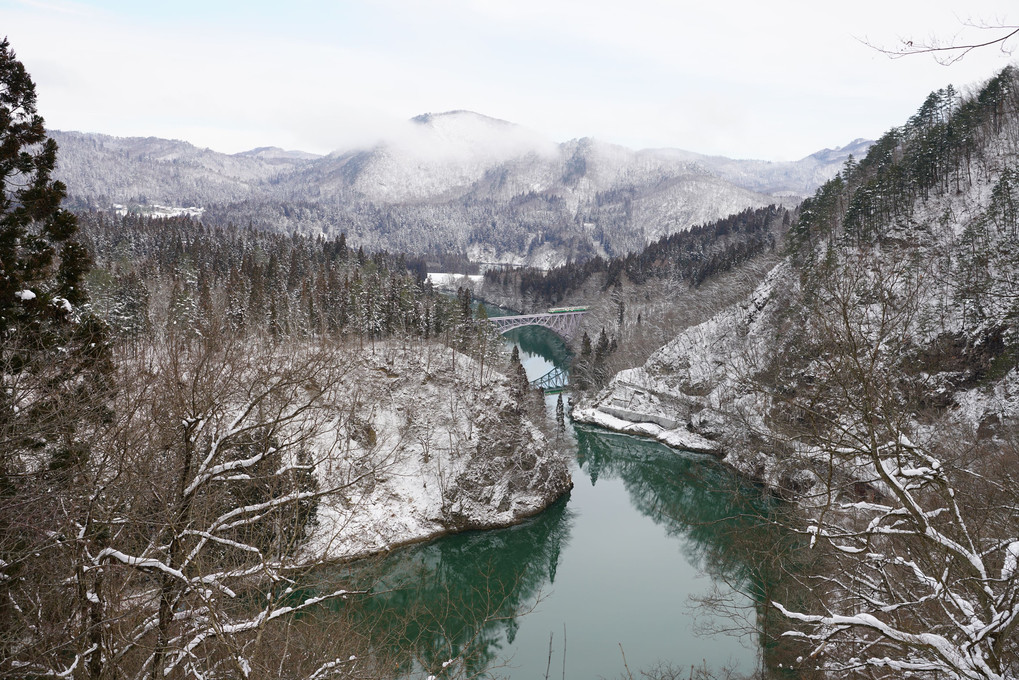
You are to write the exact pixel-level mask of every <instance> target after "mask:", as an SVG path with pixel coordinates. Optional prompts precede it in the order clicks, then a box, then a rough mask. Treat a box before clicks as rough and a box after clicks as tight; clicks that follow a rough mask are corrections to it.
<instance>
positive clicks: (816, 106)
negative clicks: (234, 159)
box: [0, 0, 1017, 158]
mask: <svg viewBox="0 0 1019 680" xmlns="http://www.w3.org/2000/svg"><path fill="white" fill-rule="evenodd" d="M691 4H692V3H685V2H675V1H674V0H673V1H661V0H631V1H630V2H628V3H626V4H622V3H619V2H617V1H615V0H612V1H609V0H584V1H583V2H581V1H579V0H516V1H515V2H513V3H495V2H488V1H484V0H431V1H430V2H428V3H418V2H408V1H400V0H375V1H374V2H371V3H369V2H347V3H343V4H341V5H334V4H332V3H315V2H310V1H306V2H300V1H298V2H296V3H295V4H294V5H292V6H290V9H288V10H287V11H286V12H283V11H282V10H280V9H279V8H278V7H275V6H274V7H273V8H261V7H260V5H258V4H257V3H251V4H243V5H241V4H236V5H233V6H232V7H233V10H234V11H233V12H231V5H230V4H229V3H219V4H217V5H216V6H215V7H216V14H211V13H210V12H211V10H205V11H202V10H200V9H191V8H192V7H201V5H200V4H199V3H194V4H193V5H192V4H189V3H186V2H185V3H178V4H175V5H174V10H173V11H170V10H168V9H166V8H163V9H162V10H161V11H162V14H160V15H158V16H156V15H152V14H146V12H147V11H149V10H147V9H145V8H146V7H148V5H146V4H144V3H141V4H138V5H137V8H136V9H131V10H130V14H128V13H127V12H128V10H126V9H122V10H119V11H114V10H112V9H103V8H102V6H100V5H93V4H90V3H86V2H76V3H72V2H54V1H53V0H48V1H46V2H39V1H34V0H31V1H30V0H22V1H18V2H12V1H9V0H6V1H5V0H0V12H2V13H3V14H4V16H5V19H4V30H6V31H8V33H7V35H8V36H9V38H10V40H11V43H12V47H13V48H14V49H15V51H16V52H17V53H18V55H19V57H20V58H21V59H22V60H23V61H24V62H25V63H26V66H27V67H28V69H29V71H30V73H31V74H32V75H33V77H34V79H35V80H36V82H37V84H38V92H39V106H40V112H41V113H42V114H43V115H44V116H45V117H46V119H47V123H48V124H49V125H50V126H51V127H56V128H64V129H81V130H88V131H98V132H106V133H110V134H119V135H156V136H166V137H176V138H185V139H188V140H189V141H192V142H194V143H196V144H199V145H202V146H210V147H212V148H215V149H218V150H224V151H240V150H243V149H246V148H251V147H255V146H263V145H269V144H273V145H279V146H286V147H291V148H293V147H297V148H303V149H306V150H309V151H316V152H327V151H329V150H332V149H335V148H338V147H347V146H350V145H355V144H367V143H371V142H372V141H374V140H376V139H378V138H379V137H380V136H383V135H388V134H392V130H394V129H396V128H397V127H398V126H399V124H400V121H403V120H406V119H407V118H409V117H411V116H413V115H416V114H419V113H423V112H427V111H446V110H451V109H471V110H475V111H478V112H480V113H484V114H486V115H490V116H494V117H498V118H504V119H507V120H511V121H514V122H518V123H521V124H524V125H527V126H530V127H533V128H535V129H537V130H539V131H541V132H542V133H544V134H546V135H548V136H551V137H554V138H557V139H565V138H570V137H577V136H583V135H592V136H597V137H600V138H603V139H605V140H607V141H613V142H618V143H623V144H627V145H630V146H677V147H682V148H688V149H691V150H696V151H703V152H708V153H723V154H726V155H730V156H744V157H771V158H798V157H801V156H803V155H806V154H808V153H811V152H813V151H815V150H817V149H818V148H821V147H823V146H834V145H836V144H842V143H845V142H848V141H849V140H850V139H852V138H854V137H858V136H871V137H873V136H877V135H879V134H881V133H882V132H884V131H885V130H886V129H887V128H889V127H891V126H892V125H897V124H901V123H902V122H904V120H905V118H906V117H908V116H909V115H910V113H911V112H912V111H913V110H915V108H916V107H917V106H918V105H919V104H920V102H921V101H922V100H923V98H924V96H925V95H926V93H927V92H929V91H930V90H932V89H937V88H938V87H942V86H944V85H946V84H947V83H949V82H954V83H955V84H957V85H964V84H967V83H970V82H973V81H976V80H981V79H984V78H987V77H989V76H991V75H993V73H994V71H995V70H997V69H1000V68H1001V67H1002V66H1004V65H1005V64H1006V63H1007V58H1005V57H1003V56H1001V55H1000V54H998V53H996V52H995V51H994V50H985V51H982V52H981V53H980V54H974V55H971V57H968V58H967V59H966V60H964V61H963V62H962V63H961V64H959V65H957V66H955V67H953V68H951V69H946V68H943V67H940V66H938V65H936V64H935V63H934V62H933V61H932V60H930V59H927V58H924V57H914V58H911V59H901V60H896V61H891V60H888V59H887V58H885V57H883V56H881V55H879V54H878V53H877V52H876V51H874V50H873V49H871V48H868V47H866V46H865V45H863V44H861V43H860V42H859V40H858V39H859V38H865V37H866V38H869V39H870V40H872V41H873V42H874V43H876V44H880V45H888V46H894V45H896V44H897V42H896V41H897V40H898V39H899V38H900V37H906V36H910V37H913V38H918V39H919V38H924V37H926V36H928V35H929V34H935V35H940V36H951V35H952V34H954V33H955V32H956V31H957V30H959V29H960V28H961V27H962V23H961V22H962V21H965V20H966V19H967V18H969V17H970V16H973V17H980V18H986V19H988V20H991V21H994V20H995V19H997V18H999V17H1001V16H1002V15H1003V14H1004V13H1005V12H1006V11H1012V14H1013V18H1012V21H1013V23H1014V22H1016V21H1017V19H1016V18H1015V16H1014V15H1015V11H1014V10H1012V9H1011V7H1010V6H1007V5H1006V4H1005V3H1004V2H1003V1H1001V0H998V1H994V0H974V1H972V2H970V3H969V4H967V6H966V12H967V13H968V14H967V15H966V16H960V15H959V14H958V13H957V12H954V11H953V5H954V4H955V3H950V2H944V1H941V0H925V1H922V0H910V1H908V2H905V1H904V2H899V3H889V2H877V1H876V0H859V1H858V2H854V3H837V4H830V3H825V4H821V3H817V2H801V1H796V0H787V1H786V2H781V3H760V2H728V3H721V2H715V3H696V5H694V6H689V5H691ZM153 11H154V10H153ZM269 11H274V12H276V14H272V15H270V14H267V13H266V12H269Z"/></svg>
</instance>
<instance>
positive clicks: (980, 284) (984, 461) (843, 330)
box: [574, 68, 1019, 678]
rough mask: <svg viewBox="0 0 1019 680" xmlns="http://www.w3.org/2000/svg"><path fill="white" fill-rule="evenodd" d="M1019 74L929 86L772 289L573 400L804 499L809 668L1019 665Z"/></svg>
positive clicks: (808, 204)
mask: <svg viewBox="0 0 1019 680" xmlns="http://www.w3.org/2000/svg"><path fill="white" fill-rule="evenodd" d="M1017 254H1019V72H1017V71H1016V70H1015V69H1014V68H1009V69H1006V70H1005V71H1003V72H1002V73H1001V74H999V75H998V76H996V77H994V78H992V79H991V80H989V81H988V82H987V83H985V84H984V85H983V87H981V88H980V89H978V90H977V91H976V93H975V94H974V95H972V96H970V97H965V98H963V97H960V96H959V95H958V94H957V93H956V92H955V91H954V90H953V89H952V88H947V89H944V90H940V91H938V92H935V93H932V94H931V95H930V97H928V99H927V100H926V101H925V102H924V103H923V105H922V106H921V107H920V109H919V110H918V111H917V113H916V115H914V116H913V117H912V118H910V120H909V121H908V122H907V123H906V124H905V125H903V126H902V127H901V128H896V129H893V130H891V131H889V132H888V133H887V134H886V135H885V136H884V137H882V138H881V139H880V140H879V141H878V142H876V143H875V145H874V146H873V147H872V148H871V150H870V152H869V153H868V155H867V156H866V158H865V159H863V160H861V161H859V162H858V163H853V164H848V165H847V166H846V168H845V169H844V170H843V172H841V173H840V174H839V175H838V176H837V177H835V178H834V179H832V180H830V181H829V182H827V183H826V184H824V185H823V186H822V187H821V188H820V189H819V190H818V191H817V193H816V194H815V195H814V196H813V197H812V198H810V199H808V200H807V201H805V202H804V204H803V205H802V206H801V207H800V211H799V216H798V219H797V220H796V221H795V222H794V223H793V224H792V225H791V227H790V231H789V234H788V237H787V241H786V257H785V258H784V260H783V261H782V262H781V263H779V264H778V265H777V266H776V267H775V268H774V269H773V270H772V271H771V273H770V274H769V275H768V277H767V279H766V280H765V281H764V282H763V283H762V284H761V285H760V286H759V287H758V288H757V290H756V291H755V292H754V293H753V294H752V295H750V296H749V297H748V298H747V299H745V300H744V301H742V302H741V303H739V304H737V305H735V306H732V307H730V308H728V309H726V310H724V311H723V312H721V313H719V314H717V315H716V316H714V317H713V318H711V319H710V320H709V321H707V322H704V323H701V324H699V325H697V326H693V327H691V328H688V329H687V330H686V331H685V332H683V333H682V334H680V335H679V336H678V337H677V338H675V339H674V340H673V341H672V342H670V343H669V344H667V345H666V346H665V347H662V348H661V349H660V350H659V351H658V352H657V353H655V354H654V355H653V356H652V357H651V358H650V359H649V360H648V361H647V363H646V364H645V365H643V366H642V367H638V368H635V369H631V370H627V371H623V372H622V373H619V374H618V375H617V376H616V377H615V378H614V379H613V380H612V382H611V384H610V385H609V387H608V388H607V389H606V390H605V391H603V392H602V393H600V394H598V395H597V397H595V398H594V399H593V400H591V401H589V402H587V403H586V404H584V405H582V406H581V407H580V408H578V409H576V411H575V412H574V416H575V417H577V418H579V419H581V420H584V421H589V422H595V423H599V424H602V425H605V426H607V427H610V428H613V429H617V430H621V431H626V432H633V433H636V434H643V435H647V436H652V437H655V438H657V439H660V440H662V441H665V442H666V443H670V444H672V445H675V446H680V447H684V448H694V449H702V450H711V451H716V452H718V453H719V454H720V455H723V456H725V458H726V460H728V461H730V462H731V463H732V464H733V465H734V466H736V467H737V468H739V469H741V470H743V471H745V472H746V473H748V474H749V475H751V476H752V477H754V478H756V479H759V480H761V481H763V482H765V483H767V484H768V485H770V486H771V487H773V488H775V489H778V490H780V491H781V492H782V493H785V494H787V495H789V496H790V497H794V498H796V499H797V500H798V502H799V506H800V508H801V510H802V511H803V514H804V516H805V519H804V520H803V521H802V523H801V524H800V525H799V527H798V528H799V529H800V530H801V531H802V532H803V535H804V536H805V537H806V539H807V541H808V543H809V547H810V548H812V550H813V551H816V554H817V555H818V556H819V557H818V559H819V561H818V562H815V568H816V566H817V565H818V564H820V565H821V567H820V570H819V571H811V572H809V573H805V574H801V575H799V576H798V578H800V579H801V580H803V581H804V582H805V583H808V584H809V585H810V586H811V587H812V588H813V595H814V599H809V598H808V599H803V600H798V601H796V602H791V601H784V602H778V603H776V604H775V605H774V606H776V607H778V608H779V609H780V610H781V611H782V612H783V614H784V615H785V616H786V617H787V621H788V626H789V628H790V629H791V630H792V633H791V634H792V635H796V636H798V637H799V638H800V639H801V640H802V641H803V643H804V652H803V657H801V659H800V660H799V661H800V662H802V663H803V664H804V665H807V666H808V667H809V668H812V669H813V668H815V667H817V668H820V669H822V670H827V671H838V672H844V671H848V670H857V669H864V668H866V669H867V671H866V672H867V673H869V674H871V675H873V676H874V677H904V676H905V673H906V672H907V671H908V672H910V673H914V674H919V675H923V676H925V677H926V676H928V675H929V676H930V677H938V674H942V675H941V676H940V677H943V676H944V675H948V676H950V677H965V678H1012V677H1016V676H1017V675H1019V643H1017V640H1019V636H1017V634H1016V633H1017V631H1019V573H1017V570H1016V564H1017V559H1019V515H1017V513H1016V512H1015V508H1016V507H1017V504H1019V492H1017V489H1019V477H1017V475H1016V469H1017V464H1019V447H1017V446H1016V441H1017V435H1019V368H1017V362H1019V325H1017V319H1019V306H1017V300H1019V255H1017Z"/></svg>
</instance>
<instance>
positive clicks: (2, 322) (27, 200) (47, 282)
mask: <svg viewBox="0 0 1019 680" xmlns="http://www.w3.org/2000/svg"><path fill="white" fill-rule="evenodd" d="M56 154H57V145H56V143H55V142H54V141H53V140H52V139H48V138H47V137H46V131H45V128H44V126H43V119H42V117H41V116H39V115H38V114H37V113H36V95H35V85H34V84H33V82H32V80H31V78H30V77H29V75H28V73H27V72H26V70H25V67H24V66H23V65H22V64H21V62H19V61H18V60H17V59H16V57H15V55H14V53H13V52H12V51H11V49H10V45H9V43H8V42H7V40H6V39H5V40H3V41H0V536H3V537H4V540H3V541H2V545H0V565H2V574H0V578H2V580H3V581H4V584H5V586H4V587H5V590H6V597H5V598H4V602H3V603H2V604H0V658H4V659H5V660H7V661H6V664H5V667H6V670H8V671H10V669H11V668H14V667H16V664H12V663H11V659H13V658H15V657H14V655H15V654H17V655H19V656H21V657H22V658H32V655H33V654H37V653H38V652H39V650H46V651H45V652H44V654H45V658H46V659H47V660H48V659H49V658H56V657H57V656H59V655H61V654H62V653H64V652H65V651H67V650H68V649H70V648H71V647H72V646H74V645H79V644H80V646H81V647H84V648H88V649H89V650H90V651H88V652H83V653H81V655H80V656H79V658H82V659H83V661H84V662H83V663H82V667H83V673H85V672H87V673H88V674H89V675H91V676H92V677H98V675H99V671H97V670H96V669H97V668H99V667H100V665H101V661H102V659H101V653H102V650H101V640H100V639H98V637H97V636H99V635H100V634H99V633H98V632H97V631H98V628H96V627H94V626H91V624H92V622H94V621H96V620H98V619H101V618H102V612H101V611H100V610H99V609H98V608H97V607H96V605H95V603H94V602H93V601H92V600H89V599H88V598H87V597H85V596H84V594H85V593H94V592H96V591H97V590H98V588H99V585H98V584H99V580H100V579H101V578H102V577H101V575H100V574H98V573H96V572H95V571H93V572H91V573H89V572H87V571H86V570H85V569H84V568H82V566H81V562H80V561H79V559H78V557H77V556H76V555H77V553H76V551H77V550H79V549H80V545H81V542H82V541H83V540H84V538H85V537H86V536H88V537H92V536H94V531H95V525H94V524H93V522H92V516H91V514H90V503H91V500H92V498H93V496H94V493H95V488H94V487H93V486H90V484H89V472H90V471H89V461H90V454H91V445H92V441H93V439H92V435H93V434H94V432H95V431H96V430H97V429H98V428H99V427H101V426H102V423H103V422H104V421H105V420H108V419H109V417H110V415H109V413H108V407H107V402H108V398H109V396H110V394H111V392H112V390H111V378H110V375H111V373H112V362H111V360H110V353H109V346H108V342H107V335H108V333H107V330H106V326H105V325H104V324H103V323H101V322H99V321H98V320H97V319H96V318H95V317H93V316H91V315H90V314H88V313H86V312H85V311H84V309H83V305H84V304H85V303H86V302H88V299H87V296H86V293H85V289H84V287H83V285H82V280H83V278H84V276H85V275H86V273H87V272H88V269H89V267H90V264H91V259H90V257H89V254H88V251H87V250H86V249H85V248H84V247H83V246H82V245H81V244H80V243H79V242H78V241H77V240H76V239H75V233H76V231H77V227H78V223H77V220H76V219H75V218H74V216H73V215H71V214H70V213H69V212H67V211H66V210H63V209H62V208H61V207H60V203H61V201H62V200H63V198H64V195H65V187H64V185H63V184H62V183H60V182H57V181H54V180H53V179H52V173H53V169H54V166H55V165H56ZM66 584H74V587H73V588H68V587H67V585H66ZM73 592H77V593H79V594H81V595H82V596H81V597H71V594H72V593H73ZM54 593H56V594H57V596H54ZM15 614H16V616H15ZM57 620H61V621H63V622H65V623H66V624H67V626H66V628H65V627H61V628H60V629H56V628H54V629H53V630H54V631H55V633H54V635H52V636H49V637H47V634H46V633H45V630H43V629H45V628H46V625H48V624H44V625H41V626H38V629H39V630H34V631H32V632H31V633H29V631H28V629H29V628H30V627H31V626H25V625H24V622H25V621H32V622H36V621H38V622H49V621H57ZM68 622H69V623H68ZM32 625H35V624H34V623H33V624H32ZM40 631H43V632H40ZM33 645H34V646H33ZM36 658H40V657H38V656H37V657H36ZM31 674H36V675H38V674H41V672H40V671H35V670H34V669H33V671H32V672H28V673H26V675H31ZM67 674H69V672H68V673H67Z"/></svg>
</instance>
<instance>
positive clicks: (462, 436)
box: [307, 343, 572, 559]
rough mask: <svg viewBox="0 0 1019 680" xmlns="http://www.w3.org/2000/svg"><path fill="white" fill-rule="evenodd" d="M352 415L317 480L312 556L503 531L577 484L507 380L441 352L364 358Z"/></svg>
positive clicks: (392, 348)
mask: <svg viewBox="0 0 1019 680" xmlns="http://www.w3.org/2000/svg"><path fill="white" fill-rule="evenodd" d="M363 354H364V356H363V361H361V362H360V363H359V364H358V365H357V367H356V368H354V369H353V370H351V371H349V373H348V375H347V376H346V377H345V379H344V385H345V386H346V388H347V394H346V400H347V401H346V403H347V408H348V409H349V410H348V411H347V413H343V414H340V417H339V418H338V419H337V421H336V429H335V430H334V437H335V439H334V440H330V442H328V444H327V445H331V446H333V447H335V450H334V452H333V453H332V454H331V455H329V456H326V457H323V458H324V459H326V460H328V463H327V464H326V465H320V466H319V469H318V470H317V471H316V472H317V474H318V475H319V479H320V484H321V485H322V487H324V488H336V489H337V491H336V492H335V493H331V494H329V495H327V496H326V497H325V498H323V500H322V501H321V503H320V505H319V507H318V513H317V526H316V528H315V530H314V532H313V534H312V536H311V540H310V541H309V545H308V548H307V549H308V551H309V552H311V553H315V554H318V555H324V556H326V557H328V558H332V559H346V558H351V557H357V556H362V555H367V554H371V553H377V552H380V551H385V550H389V549H391V548H393V547H395V546H398V545H403V544H406V543H412V542H415V541H420V540H424V539H427V538H433V537H436V536H439V535H442V534H446V533H451V532H456V531H463V530H466V529H480V528H492V527H500V526H508V525H512V524H515V523H517V522H520V521H521V520H522V519H524V518H526V517H530V516H532V515H534V514H537V513H538V512H540V511H541V510H543V509H545V508H546V507H548V506H549V505H551V504H552V503H553V502H554V501H555V500H556V499H558V498H559V497H560V496H562V495H563V494H564V493H566V492H567V491H568V490H569V489H570V488H571V487H572V480H571V478H570V473H569V468H568V467H567V463H566V459H565V457H564V456H563V455H562V454H561V453H560V452H559V450H558V448H557V446H556V445H555V443H554V442H553V441H552V440H551V439H550V438H549V437H547V436H546V434H545V433H544V431H543V428H542V427H541V426H540V424H539V422H537V418H538V417H543V414H541V413H540V412H538V413H535V414H531V413H530V412H529V409H528V408H527V407H526V404H525V405H521V404H520V403H519V402H518V401H517V400H516V399H515V398H514V396H513V393H512V390H511V389H510V385H509V381H508V380H507V379H506V377H505V376H503V375H502V374H500V373H498V372H496V371H494V370H492V369H491V368H489V367H487V366H486V367H485V369H484V375H483V376H482V369H481V365H480V364H479V363H478V362H477V361H475V360H474V359H472V358H470V357H467V356H464V355H462V354H459V353H457V352H454V351H452V350H451V349H449V348H447V347H443V346H441V345H432V344H427V343H426V344H424V345H418V346H416V347H413V348H405V347H400V346H399V345H398V343H385V344H379V345H377V346H376V347H375V348H374V350H369V349H367V348H366V350H365V351H364V352H363Z"/></svg>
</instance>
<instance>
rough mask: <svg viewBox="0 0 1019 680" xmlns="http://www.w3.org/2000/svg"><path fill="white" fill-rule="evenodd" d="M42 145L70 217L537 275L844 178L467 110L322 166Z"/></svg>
mask: <svg viewBox="0 0 1019 680" xmlns="http://www.w3.org/2000/svg"><path fill="white" fill-rule="evenodd" d="M53 136H54V138H55V139H56V141H57V142H58V144H59V146H60V153H59V156H58V168H57V172H56V176H57V178H59V179H61V180H62V181H64V182H65V184H67V186H68V187H70V191H71V193H70V194H69V196H68V200H69V201H71V202H72V203H73V204H75V205H79V206H82V207H89V208H99V209H104V208H108V207H109V206H110V205H111V204H114V203H116V204H121V205H125V206H129V207H130V208H131V209H135V207H136V206H139V205H141V206H144V205H151V204H161V205H173V206H196V207H198V208H204V209H206V212H205V213H204V216H203V219H205V220H207V221H209V222H211V223H226V222H233V223H234V224H246V223H249V222H250V223H252V224H254V225H255V226H258V227H261V228H269V229H275V230H281V231H286V232H292V231H300V232H303V233H309V234H313V235H319V234H323V235H326V236H335V235H338V233H339V232H340V231H344V232H346V233H347V239H348V242H349V243H350V244H351V245H355V246H363V247H365V248H366V249H386V250H391V251H393V250H396V251H403V252H413V253H426V252H431V251H435V250H443V251H450V250H453V251H462V252H468V253H472V254H477V255H479V256H482V257H484V259H485V261H489V262H505V263H515V264H533V265H537V266H542V267H546V266H551V265H555V264H559V263H562V262H564V261H566V260H568V259H574V260H580V259H586V258H589V257H592V256H595V255H615V254H622V253H625V252H630V251H632V250H635V249H639V248H642V247H644V246H645V245H647V244H648V243H649V242H651V241H653V240H656V239H658V238H659V237H661V236H663V235H667V234H671V233H674V232H676V231H682V230H684V229H689V228H690V227H692V226H695V225H698V224H704V223H710V222H712V221H714V220H716V219H719V218H721V217H725V216H728V215H730V214H732V213H734V212H739V211H740V210H743V209H745V208H748V207H762V206H766V205H769V204H772V203H782V202H786V203H791V202H795V201H796V200H798V198H797V197H798V196H802V195H804V194H806V193H809V190H812V189H813V188H814V187H815V186H816V185H817V183H818V182H820V181H823V180H824V179H827V178H828V177H830V176H831V175H832V174H834V173H835V172H836V171H837V170H838V169H839V167H841V166H840V164H839V163H837V162H835V161H836V158H832V159H828V158H827V156H825V159H823V160H818V159H815V158H814V157H808V158H807V159H803V161H799V162H797V163H793V164H785V165H781V168H782V170H781V171H778V170H776V168H777V167H778V166H776V165H774V164H768V163H763V162H761V161H734V160H729V159H713V160H711V161H710V162H708V161H707V160H705V158H706V157H701V156H699V155H697V154H690V153H689V152H682V151H677V150H642V151H633V150H631V149H627V148H624V147H621V146H617V145H614V144H609V143H605V142H602V141H599V140H596V139H591V138H582V139H574V140H570V141H567V142H564V143H561V144H557V143H554V142H551V141H549V140H547V139H545V138H543V137H542V136H541V135H539V134H537V133H535V132H532V131H530V130H527V129H526V128H523V127H521V126H518V125H514V124H512V123H508V122H506V121H501V120H497V119H494V118H489V117H487V116H483V115H480V114H477V113H472V112H469V111H452V112H447V113H437V114H425V115H422V116H418V117H417V118H415V119H413V120H411V121H409V122H408V123H407V124H406V125H405V126H404V127H403V128H401V129H399V130H397V131H395V132H394V133H393V134H392V135H391V136H390V137H389V138H388V139H385V140H384V141H382V142H380V143H378V144H376V145H375V146H374V147H372V148H363V149H348V150H343V151H338V152H336V153H333V154H331V155H329V156H326V157H315V156H314V155H313V154H304V153H301V152H295V151H284V150H282V149H277V148H272V147H261V148H258V149H253V150H251V151H247V152H243V153H239V154H233V155H228V154H219V153H216V152H213V151H210V150H209V149H198V148H196V147H194V146H192V145H190V144H187V143H185V142H179V141H170V140H160V139H155V138H144V139H143V138H130V139H119V138H115V137H108V136H105V135H92V134H83V133H77V132H54V133H53ZM826 153H834V154H836V157H838V158H841V156H839V155H838V154H840V153H841V151H835V152H826ZM801 171H802V172H801ZM797 173H799V174H797ZM803 173H806V174H803ZM783 178H784V179H783ZM790 178H792V179H790ZM787 180H788V181H787ZM807 185H809V186H807Z"/></svg>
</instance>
